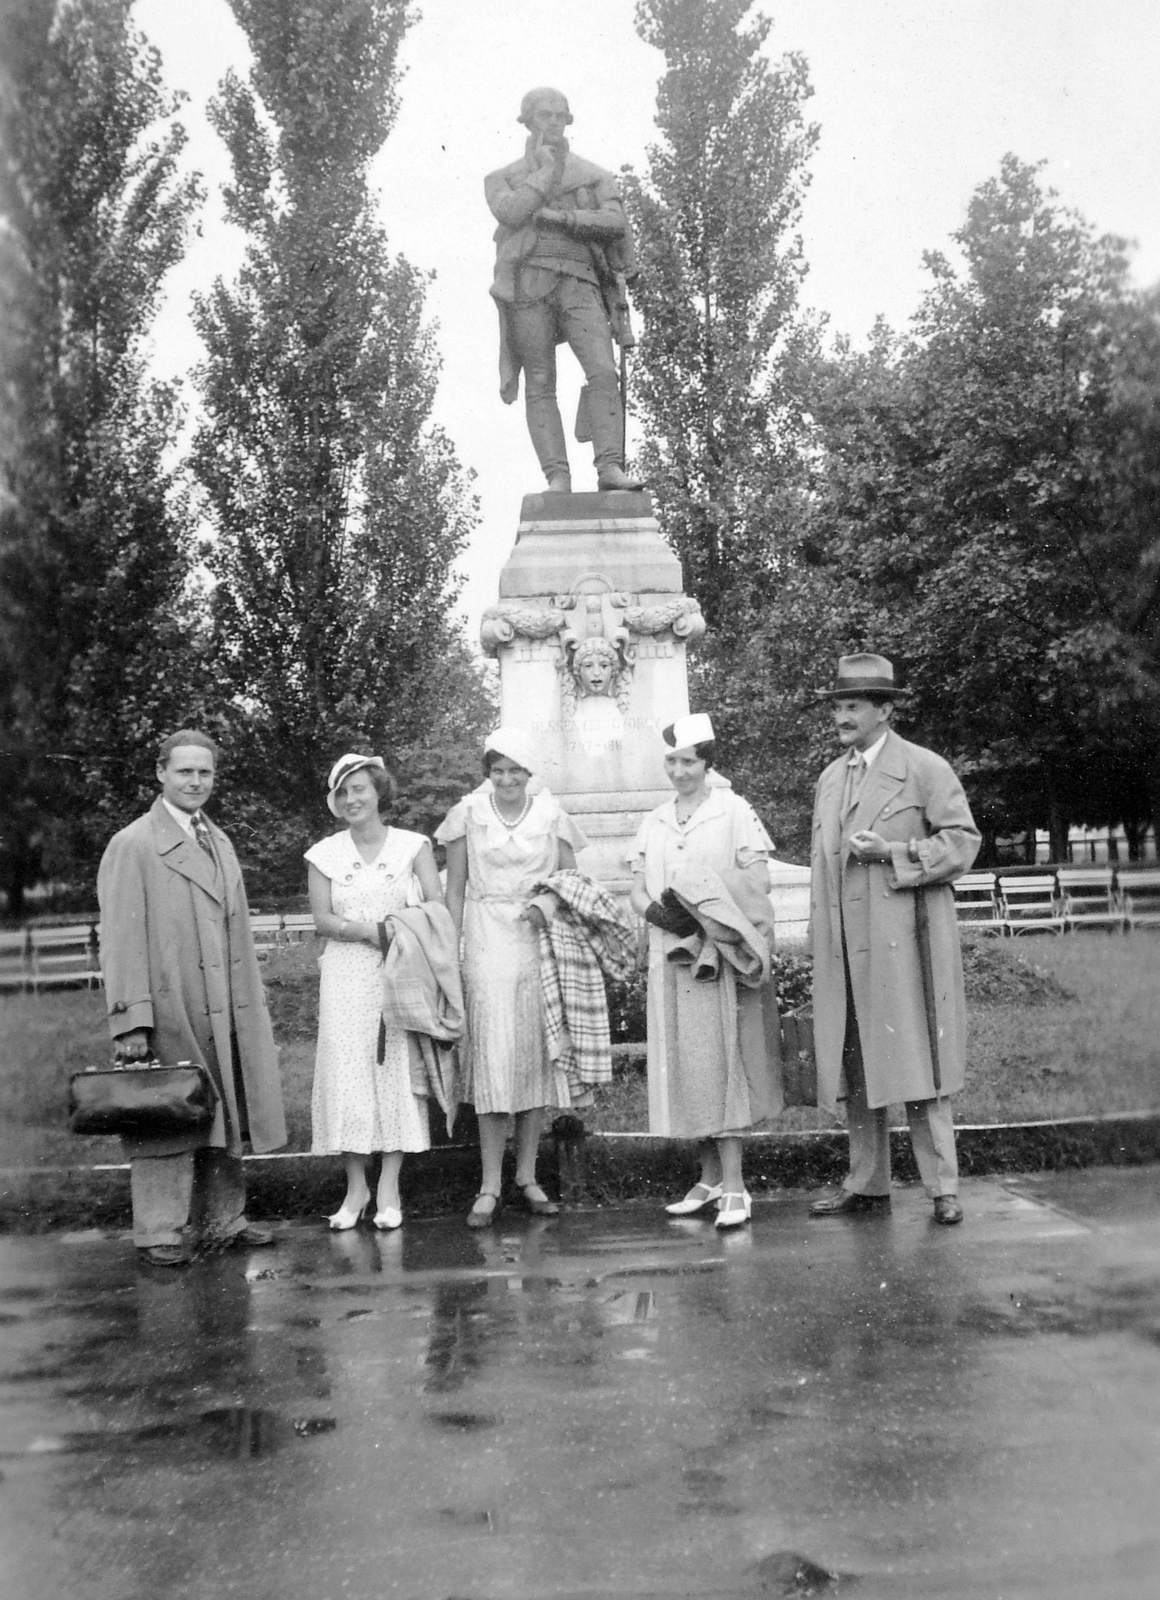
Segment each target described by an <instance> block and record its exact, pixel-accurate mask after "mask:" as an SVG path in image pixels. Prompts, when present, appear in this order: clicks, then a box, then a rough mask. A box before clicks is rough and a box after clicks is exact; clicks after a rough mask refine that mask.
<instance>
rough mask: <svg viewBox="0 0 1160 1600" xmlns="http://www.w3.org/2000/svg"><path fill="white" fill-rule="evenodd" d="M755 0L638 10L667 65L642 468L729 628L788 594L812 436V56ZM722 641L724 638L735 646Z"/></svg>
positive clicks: (642, 198) (640, 189) (639, 194)
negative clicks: (805, 302)
mask: <svg viewBox="0 0 1160 1600" xmlns="http://www.w3.org/2000/svg"><path fill="white" fill-rule="evenodd" d="M750 9H751V0H640V3H639V4H638V6H637V9H636V26H637V31H638V32H639V33H640V35H641V37H642V38H643V39H644V40H645V42H646V43H648V44H651V45H654V46H655V47H656V48H657V49H658V50H660V51H661V52H662V53H663V55H664V58H665V73H664V76H663V77H662V78H661V81H660V85H659V89H658V93H657V119H656V120H657V129H658V132H659V135H660V138H659V140H658V142H657V143H656V144H655V145H653V146H650V148H649V152H648V171H647V174H646V176H645V177H644V178H640V177H637V176H635V175H629V177H628V179H627V183H626V193H627V201H628V206H629V210H630V213H631V216H632V221H633V224H634V226H635V229H636V232H637V237H638V244H639V252H640V266H641V270H640V277H639V279H638V281H637V283H636V284H635V285H634V291H633V292H634V297H635V299H636V301H637V303H638V305H639V306H640V309H641V311H642V313H643V325H644V326H643V334H642V338H641V342H640V346H639V349H638V350H637V353H636V356H635V359H634V362H633V369H632V403H633V405H634V408H635V410H636V413H637V416H638V417H639V419H640V422H641V427H642V431H643V434H644V439H645V442H644V444H643V446H642V448H641V451H640V456H639V459H638V462H637V465H638V466H639V467H640V468H641V470H642V471H643V474H644V476H645V477H646V479H647V481H648V485H649V488H650V489H651V490H652V493H653V495H654V498H655V501H656V504H657V508H658V515H659V518H660V521H661V526H662V528H663V530H664V533H665V535H666V537H667V538H668V540H669V541H670V543H671V544H672V545H673V547H674V548H675V550H676V551H677V554H678V555H679V556H680V558H681V562H682V565H683V568H684V575H685V586H686V588H687V589H688V591H689V593H690V594H693V595H695V596H696V597H697V599H698V600H699V601H700V602H701V606H702V608H703V610H704V612H705V615H706V619H707V621H708V622H709V626H710V629H711V630H720V629H721V628H722V625H723V624H724V623H725V622H726V621H728V623H729V625H730V628H731V630H732V629H735V628H736V626H737V624H738V622H743V621H744V619H745V618H746V617H747V616H749V615H751V614H752V612H753V610H754V608H755V607H757V606H759V605H760V604H761V602H762V600H763V599H764V598H765V597H766V596H767V595H768V594H769V592H770V590H771V588H772V587H773V586H774V585H775V584H776V581H777V576H778V573H779V570H780V564H779V541H780V540H781V538H782V525H783V524H784V523H785V522H786V521H787V520H788V519H789V517H790V515H791V512H790V507H791V505H792V485H793V481H794V479H795V476H796V462H795V452H794V445H795V442H796V439H797V436H798V431H799V419H798V406H797V400H796V392H795V384H794V382H793V380H792V376H791V373H792V357H793V353H794V350H795V346H796V344H797V342H798V341H799V340H800V339H801V338H802V335H801V334H800V333H799V332H798V331H797V330H796V328H795V306H796V300H797V291H798V285H799V282H800V280H801V277H802V274H803V272H804V270H805V269H804V264H803V260H802V250H801V243H800V240H799V239H798V238H797V236H796V234H795V233H794V229H795V227H796V225H797V222H798V218H799V215H800V212H801V203H802V196H803V193H804V190H805V186H806V184H807V182H808V176H807V173H806V163H807V161H808V159H809V156H810V153H811V151H812V149H813V147H814V144H815V142H816V139H817V129H816V128H815V127H813V126H811V125H808V124H807V123H806V122H805V121H804V118H803V108H804V106H805V102H806V101H807V99H808V98H809V96H810V94H811V93H812V90H811V89H810V85H809V78H808V72H807V66H806V62H805V60H804V58H803V57H802V56H800V55H797V54H793V53H791V54H788V55H786V56H783V57H782V58H781V60H780V61H778V62H777V63H773V62H771V61H770V59H769V57H768V56H767V54H766V52H765V45H766V42H767V40H768V38H769V33H770V27H771V24H770V22H769V19H768V18H766V17H764V16H762V15H760V14H758V15H757V16H756V17H755V18H754V19H753V20H752V21H751V22H749V23H748V24H747V25H745V19H746V17H747V15H748V13H749V11H750ZM720 643H721V641H720V640H719V641H718V647H720Z"/></svg>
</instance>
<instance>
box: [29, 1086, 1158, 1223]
mask: <svg viewBox="0 0 1160 1600" xmlns="http://www.w3.org/2000/svg"><path fill="white" fill-rule="evenodd" d="M956 1132H957V1136H958V1151H959V1166H960V1170H961V1171H962V1173H963V1174H964V1175H965V1176H971V1177H978V1176H982V1175H984V1174H987V1173H997V1172H1045V1171H1058V1170H1060V1169H1062V1168H1068V1167H1086V1166H1139V1165H1142V1164H1144V1163H1146V1162H1152V1161H1160V1112H1157V1111H1136V1112H1128V1113H1121V1114H1115V1113H1113V1114H1110V1115H1107V1116H1102V1117H1068V1118H1064V1119H1061V1120H1059V1121H1053V1122H1016V1123H997V1124H975V1125H971V1124H965V1125H963V1126H961V1127H959V1128H958V1129H957V1130H956ZM890 1143H891V1158H892V1161H893V1165H894V1174H895V1177H896V1178H898V1179H899V1180H901V1181H903V1182H912V1181H914V1180H915V1179H917V1176H918V1174H917V1172H916V1170H915V1167H914V1160H913V1157H912V1155H911V1152H910V1141H909V1138H908V1136H907V1134H906V1130H905V1129H904V1128H900V1129H893V1130H892V1131H891V1136H890ZM846 1149H847V1142H846V1134H845V1132H844V1130H842V1129H833V1130H822V1131H816V1132H803V1133H758V1134H754V1135H753V1136H752V1137H751V1138H749V1139H747V1140H746V1142H745V1173H746V1182H747V1183H748V1184H749V1187H750V1189H751V1190H753V1191H754V1192H762V1191H769V1190H776V1189H795V1188H814V1187H816V1186H817V1185H819V1184H828V1183H836V1182H838V1181H839V1179H840V1178H841V1176H842V1174H843V1173H844V1171H845V1169H846ZM509 1159H510V1158H509ZM541 1173H542V1175H543V1177H544V1178H545V1180H546V1181H547V1183H548V1185H549V1187H553V1186H555V1185H558V1186H559V1190H560V1193H561V1195H562V1197H563V1198H564V1200H565V1201H566V1202H567V1203H568V1204H570V1205H576V1206H600V1205H610V1204H619V1203H621V1202H623V1201H626V1200H636V1199H650V1198H659V1197H661V1196H664V1197H666V1198H671V1197H672V1196H673V1195H675V1194H680V1193H682V1192H683V1191H684V1189H686V1188H687V1187H688V1186H689V1184H690V1183H691V1181H692V1180H693V1177H694V1176H695V1171H694V1161H693V1149H692V1146H691V1145H690V1144H689V1143H688V1142H687V1141H684V1140H676V1139H658V1138H653V1137H652V1136H651V1135H649V1134H645V1133H595V1134H590V1135H589V1136H588V1137H587V1138H585V1139H583V1140H580V1141H578V1142H576V1143H568V1142H565V1141H564V1140H547V1141H545V1146H544V1151H543V1156H542V1162H541ZM506 1176H507V1181H508V1184H509V1185H510V1180H511V1172H510V1168H509V1170H508V1171H507V1174H506ZM342 1182H343V1181H342V1164H341V1160H340V1158H339V1157H337V1156H312V1155H272V1156H247V1157H246V1183H247V1191H248V1196H249V1200H248V1207H247V1209H248V1211H249V1214H250V1215H251V1216H254V1217H320V1216H321V1215H322V1214H323V1213H324V1212H327V1211H330V1210H333V1208H334V1207H335V1206H336V1205H337V1204H338V1202H339V1200H340V1199H341V1197H342ZM478 1183H479V1157H478V1154H477V1152H476V1150H475V1148H474V1147H473V1146H470V1145H444V1146H440V1147H436V1148H435V1149H433V1150H430V1151H428V1152H427V1154H426V1155H423V1156H412V1157H411V1158H410V1159H409V1160H408V1162H407V1164H406V1166H405V1168H404V1177H403V1197H404V1203H405V1206H406V1209H407V1211H408V1214H409V1215H411V1216H420V1217H430V1216H440V1215H446V1214H448V1213H451V1214H454V1213H456V1212H460V1211H466V1210H467V1209H468V1207H469V1205H470V1203H471V1198H472V1196H473V1195H474V1194H475V1192H476V1188H477V1186H478ZM509 1198H511V1195H510V1189H509ZM517 1198H518V1197H517ZM128 1224H129V1168H128V1166H127V1165H126V1166H100V1167H22V1168H14V1169H10V1170H8V1171H0V1232H7V1233H42V1232H46V1231H48V1230H49V1229H53V1228H69V1229H77V1228H93V1227H98V1228H120V1227H127V1226H128Z"/></svg>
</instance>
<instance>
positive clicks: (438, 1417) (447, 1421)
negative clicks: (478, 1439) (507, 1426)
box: [427, 1411, 499, 1433]
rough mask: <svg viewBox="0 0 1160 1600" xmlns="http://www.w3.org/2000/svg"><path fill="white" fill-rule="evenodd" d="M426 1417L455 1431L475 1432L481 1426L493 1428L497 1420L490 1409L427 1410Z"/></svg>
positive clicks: (440, 1425)
mask: <svg viewBox="0 0 1160 1600" xmlns="http://www.w3.org/2000/svg"><path fill="white" fill-rule="evenodd" d="M427 1419H428V1421H430V1422H434V1423H436V1424H438V1426H439V1427H441V1428H451V1429H453V1430H454V1431H455V1432H457V1433H477V1432H479V1431H480V1429H482V1428H494V1427H495V1425H496V1423H497V1422H498V1421H499V1418H498V1417H497V1416H496V1415H495V1413H494V1412H492V1411H429V1412H428V1413H427Z"/></svg>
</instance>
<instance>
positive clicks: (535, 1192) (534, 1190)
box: [516, 1182, 560, 1217]
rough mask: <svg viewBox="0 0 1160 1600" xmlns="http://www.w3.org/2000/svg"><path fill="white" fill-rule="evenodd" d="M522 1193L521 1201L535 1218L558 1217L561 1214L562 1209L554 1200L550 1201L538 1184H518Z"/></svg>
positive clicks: (517, 1186)
mask: <svg viewBox="0 0 1160 1600" xmlns="http://www.w3.org/2000/svg"><path fill="white" fill-rule="evenodd" d="M516 1188H517V1189H518V1190H519V1191H520V1200H521V1202H522V1204H523V1205H524V1206H526V1207H527V1209H528V1210H529V1211H530V1212H531V1213H532V1216H533V1217H556V1216H559V1214H560V1207H559V1206H558V1205H557V1204H556V1202H555V1201H554V1200H549V1199H548V1197H547V1195H546V1194H545V1193H544V1191H543V1190H542V1189H541V1188H540V1186H539V1184H538V1183H535V1182H532V1183H517V1184H516Z"/></svg>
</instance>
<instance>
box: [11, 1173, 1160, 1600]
mask: <svg viewBox="0 0 1160 1600" xmlns="http://www.w3.org/2000/svg"><path fill="white" fill-rule="evenodd" d="M964 1198H965V1200H966V1205H967V1218H968V1220H967V1222H966V1224H965V1225H964V1226H963V1227H961V1228H956V1229H939V1228H935V1227H934V1226H933V1225H932V1224H931V1223H930V1222H929V1220H928V1216H929V1211H928V1207H927V1204H926V1202H925V1201H924V1200H923V1199H922V1196H921V1195H920V1194H918V1193H916V1192H914V1191H912V1190H904V1191H900V1192H898V1193H897V1194H896V1197H895V1202H894V1207H893V1214H892V1215H891V1216H890V1217H888V1218H886V1219H878V1218H872V1219H858V1220H851V1219H844V1218H835V1219H827V1220H826V1221H812V1222H811V1221H808V1220H806V1218H805V1217H804V1214H803V1212H804V1202H803V1200H802V1199H801V1197H794V1198H788V1197H787V1198H785V1199H778V1200H769V1201H763V1202H759V1203H758V1204H757V1206H756V1207H755V1215H754V1223H753V1227H752V1229H751V1231H750V1232H748V1233H746V1234H744V1235H741V1236H727V1237H724V1238H722V1237H721V1236H719V1235H717V1234H715V1232H714V1231H713V1229H712V1228H711V1227H710V1226H709V1225H708V1224H706V1223H703V1222H700V1221H691V1222H682V1223H674V1222H669V1221H667V1220H666V1219H665V1218H664V1216H663V1214H661V1213H659V1212H658V1211H657V1210H655V1209H653V1208H648V1209H640V1208H636V1207H634V1208H631V1209H625V1210H621V1211H615V1212H601V1213H590V1214H586V1215H581V1216H574V1217H564V1218H562V1219H560V1220H559V1221H558V1222H555V1221H553V1222H548V1223H542V1222H533V1221H531V1220H530V1219H528V1220H524V1219H511V1220H509V1217H510V1214H509V1217H505V1218H504V1220H503V1222H502V1223H501V1225H500V1227H499V1228H497V1230H496V1231H495V1232H494V1233H493V1234H491V1235H483V1236H480V1235H477V1234H472V1233H469V1232H468V1231H467V1230H466V1229H465V1228H464V1227H463V1225H462V1223H461V1222H459V1221H457V1220H456V1221H438V1222H427V1223H412V1224H408V1225H407V1227H406V1228H405V1229H404V1231H403V1233H402V1235H398V1234H396V1235H392V1236H388V1237H381V1238H380V1237H376V1236H374V1235H372V1234H369V1233H365V1234H364V1233H359V1234H358V1235H350V1234H347V1235H341V1236H335V1235H327V1234H326V1233H325V1232H323V1231H321V1225H320V1226H319V1228H311V1227H309V1226H305V1225H302V1224H293V1225H287V1226H286V1227H284V1228H283V1229H282V1230H280V1231H281V1245H280V1248H279V1249H278V1250H276V1251H263V1252H255V1253H254V1254H252V1255H246V1254H232V1255H226V1256H220V1257H217V1258H214V1259H209V1260H206V1261H203V1262H201V1263H199V1264H197V1265H196V1266H194V1267H193V1268H192V1269H191V1270H190V1271H189V1272H187V1273H184V1274H180V1275H178V1274H170V1275H162V1274H161V1273H158V1272H156V1271H154V1272H145V1271H141V1270H139V1269H138V1268H137V1267H136V1265H135V1263H134V1261H133V1260H132V1259H131V1251H130V1250H129V1249H128V1247H127V1245H126V1243H125V1242H124V1240H115V1239H103V1238H101V1237H100V1236H99V1235H96V1234H92V1235H76V1234H74V1235H66V1236H61V1235H57V1236H55V1237H48V1238H41V1239H29V1238H8V1239H5V1240H3V1241H0V1341H2V1342H0V1456H2V1459H0V1470H2V1473H3V1483H2V1484H0V1540H2V1544H0V1549H2V1551H3V1554H2V1555H0V1593H2V1594H3V1595H4V1596H5V1597H6V1600H47V1597H50V1596H51V1597H53V1600H58V1597H77V1600H170V1597H174V1600H186V1597H188V1600H211V1597H212V1600H218V1597H221V1596H234V1595H237V1596H244V1597H246V1600H265V1597H270V1600H275V1597H277V1600H305V1597H310V1600H378V1597H380V1596H400V1597H407V1600H410V1597H414V1600H427V1597H431V1600H447V1597H451V1596H455V1597H464V1600H468V1597H471V1600H501V1597H503V1600H507V1597H511V1600H541V1597H542V1600H548V1597H552V1600H564V1597H570V1596H605V1597H610V1600H611V1597H620V1596H627V1595H633V1596H640V1597H643V1596H650V1597H651V1596H666V1597H667V1596H728V1595H732V1594H738V1595H754V1594H766V1595H804V1594H821V1595H829V1594H837V1595H839V1596H843V1597H844V1596H846V1595H847V1594H854V1595H856V1596H858V1597H859V1600H879V1597H895V1596H897V1597H906V1600H909V1597H916V1600H917V1597H921V1600H939V1597H943V1596H946V1597H951V1596H955V1597H959V1596H961V1597H964V1600H965V1597H971V1600H974V1597H988V1600H1024V1597H1027V1600H1033V1597H1040V1596H1051V1597H1052V1600H1071V1597H1074V1600H1097V1597H1104V1596H1107V1597H1108V1600H1137V1597H1141V1600H1142V1597H1148V1600H1153V1597H1155V1596H1156V1595H1157V1594H1160V1169H1155V1168H1153V1169H1136V1170H1133V1171H1111V1170H1104V1171H1102V1172H1101V1171H1098V1170H1097V1171H1089V1172H1085V1173H1077V1174H1074V1175H1070V1176H1068V1177H1060V1178H1044V1179H1037V1180H1022V1181H1018V1182H1011V1183H1010V1184H1008V1185H1005V1186H1004V1185H1001V1184H999V1183H997V1182H994V1181H988V1180H978V1181H975V1182H973V1183H971V1184H970V1185H969V1186H968V1187H967V1190H966V1192H965V1195H964ZM811 1563H812V1564H813V1565H811ZM826 1573H830V1574H842V1575H844V1576H842V1577H841V1579H840V1581H836V1582H835V1581H831V1582H829V1583H827V1582H826V1577H825V1574H826Z"/></svg>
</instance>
